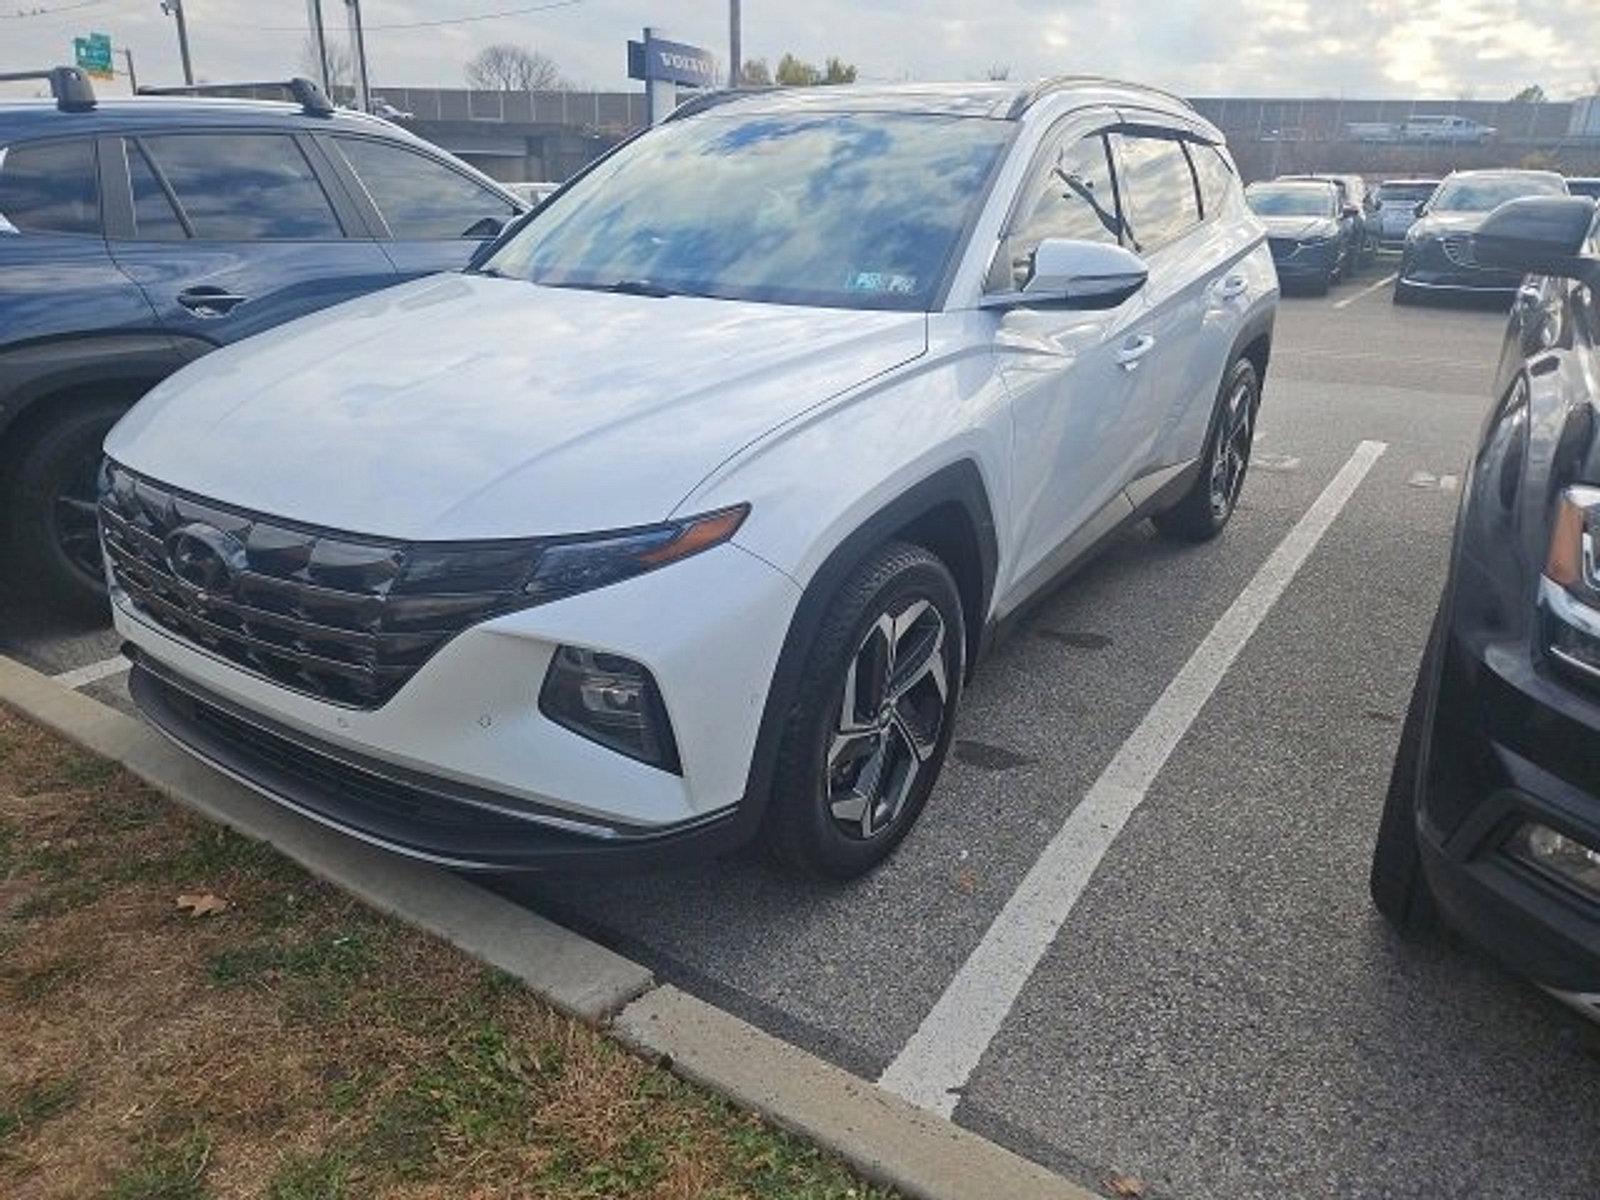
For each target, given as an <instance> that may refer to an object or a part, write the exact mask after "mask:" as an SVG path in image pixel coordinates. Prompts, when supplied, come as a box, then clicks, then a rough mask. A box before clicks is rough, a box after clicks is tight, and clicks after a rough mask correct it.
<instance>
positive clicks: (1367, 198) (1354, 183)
mask: <svg viewBox="0 0 1600 1200" xmlns="http://www.w3.org/2000/svg"><path fill="white" fill-rule="evenodd" d="M1278 178H1279V179H1311V180H1327V181H1328V182H1330V183H1332V184H1334V185H1335V186H1336V187H1337V188H1338V189H1339V203H1340V205H1341V206H1342V207H1345V208H1347V209H1351V210H1353V211H1352V212H1351V213H1350V217H1351V219H1352V221H1353V222H1354V223H1355V245H1356V257H1355V259H1354V260H1353V261H1352V263H1351V264H1350V265H1351V266H1352V267H1357V266H1363V265H1365V264H1367V263H1369V262H1371V261H1372V260H1373V259H1374V258H1376V257H1377V254H1378V245H1379V242H1380V240H1381V236H1382V230H1381V229H1380V227H1379V224H1378V206H1377V203H1376V201H1375V200H1374V199H1373V196H1372V193H1371V191H1369V190H1368V188H1367V181H1366V180H1365V179H1363V178H1362V177H1361V176H1359V175H1332V174H1322V175H1280V176H1278Z"/></svg>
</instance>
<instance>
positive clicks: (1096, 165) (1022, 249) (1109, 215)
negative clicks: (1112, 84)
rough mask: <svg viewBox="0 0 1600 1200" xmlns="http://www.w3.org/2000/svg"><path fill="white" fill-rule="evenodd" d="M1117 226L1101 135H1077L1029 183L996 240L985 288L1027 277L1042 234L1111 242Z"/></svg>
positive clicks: (1006, 286)
mask: <svg viewBox="0 0 1600 1200" xmlns="http://www.w3.org/2000/svg"><path fill="white" fill-rule="evenodd" d="M1121 231H1122V218H1121V215H1120V213H1119V211H1118V208H1117V192H1116V186H1115V184H1113V182H1112V177H1111V161H1110V156H1109V154H1108V152H1107V149H1106V141H1105V138H1104V137H1103V136H1101V135H1100V134H1095V135H1093V136H1092V137H1086V138H1081V139H1079V140H1077V141H1075V142H1073V143H1071V144H1069V145H1067V146H1065V147H1063V148H1062V149H1061V150H1060V152H1059V153H1058V154H1057V156H1056V159H1055V161H1054V163H1052V164H1051V165H1050V167H1049V168H1048V169H1047V170H1046V171H1045V172H1044V173H1043V175H1042V176H1040V177H1039V178H1037V179H1035V180H1033V181H1032V182H1031V183H1030V184H1029V185H1028V191H1027V192H1026V193H1025V195H1024V197H1023V201H1022V204H1021V206H1020V207H1019V208H1018V210H1017V215H1016V217H1015V218H1014V219H1013V221H1012V224H1011V228H1010V229H1009V230H1008V231H1007V233H1006V236H1005V237H1004V239H1003V240H1002V241H1001V243H1000V249H999V251H998V253H997V254H996V256H995V262H994V265H993V266H992V267H991V269H990V272H989V280H988V288H989V290H990V291H1011V290H1013V289H1017V288H1021V287H1022V286H1023V285H1024V284H1025V283H1027V282H1028V277H1029V275H1031V274H1032V272H1033V255H1034V251H1035V250H1037V249H1038V248H1039V243H1040V242H1042V241H1044V239H1045V238H1077V239H1079V240H1080V241H1088V242H1109V243H1110V244H1111V245H1116V244H1117V242H1118V241H1119V240H1120V234H1121Z"/></svg>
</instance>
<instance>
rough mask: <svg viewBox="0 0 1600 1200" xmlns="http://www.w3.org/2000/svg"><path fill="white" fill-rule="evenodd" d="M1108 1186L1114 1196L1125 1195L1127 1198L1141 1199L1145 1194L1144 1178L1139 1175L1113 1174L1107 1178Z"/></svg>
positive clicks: (1130, 1199)
mask: <svg viewBox="0 0 1600 1200" xmlns="http://www.w3.org/2000/svg"><path fill="white" fill-rule="evenodd" d="M1106 1186H1107V1187H1109V1188H1110V1189H1111V1194H1112V1195H1113V1196H1123V1197H1126V1198H1127V1200H1139V1197H1141V1196H1143V1195H1144V1180H1142V1179H1140V1178H1139V1177H1138V1176H1137V1175H1113V1176H1112V1177H1111V1178H1110V1179H1108V1180H1106Z"/></svg>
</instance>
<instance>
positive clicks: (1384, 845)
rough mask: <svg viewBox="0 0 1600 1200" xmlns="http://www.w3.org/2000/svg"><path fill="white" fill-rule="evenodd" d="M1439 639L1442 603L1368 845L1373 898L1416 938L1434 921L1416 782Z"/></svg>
mask: <svg viewBox="0 0 1600 1200" xmlns="http://www.w3.org/2000/svg"><path fill="white" fill-rule="evenodd" d="M1443 638H1444V606H1443V605H1442V604H1441V605H1440V609H1439V615H1438V616H1437V617H1435V618H1434V622H1433V631H1432V632H1431V633H1430V634H1429V636H1428V645H1427V649H1425V650H1424V651H1423V653H1422V665H1421V666H1419V667H1418V668H1417V680H1416V683H1415V684H1413V685H1412V688H1411V702H1410V704H1409V705H1408V706H1407V708H1406V719H1405V724H1404V725H1402V726H1401V727H1400V744H1399V746H1398V747H1397V748H1396V750H1395V756H1394V768H1393V770H1391V771H1390V773H1389V791H1388V794H1387V795H1386V796H1385V797H1384V801H1383V818H1382V820H1381V821H1380V822H1379V824H1378V840H1377V842H1376V844H1375V845H1374V846H1373V849H1372V873H1371V877H1370V880H1369V886H1370V887H1371V890H1372V901H1373V903H1374V904H1375V905H1377V908H1378V911H1379V912H1380V913H1382V914H1383V916H1384V919H1385V920H1387V921H1388V922H1389V924H1390V925H1392V926H1394V928H1395V929H1396V930H1398V931H1399V932H1400V933H1402V934H1404V935H1405V936H1407V937H1419V936H1421V935H1423V934H1425V933H1427V932H1428V931H1429V930H1431V929H1433V928H1434V926H1435V925H1436V924H1437V922H1438V915H1437V911H1436V909H1435V907H1434V903H1433V895H1432V893H1431V892H1430V891H1429V890H1428V880H1427V876H1426V875H1425V874H1424V873H1423V870H1422V852H1421V848H1420V847H1419V845H1418V843H1417V792H1418V790H1419V788H1420V785H1421V778H1420V777H1421V771H1422V766H1423V737H1424V733H1425V729H1426V726H1427V720H1428V703H1429V701H1430V700H1431V696H1430V692H1431V691H1432V689H1433V687H1434V680H1435V679H1436V677H1437V676H1438V658H1439V654H1440V653H1441V646H1442V643H1443Z"/></svg>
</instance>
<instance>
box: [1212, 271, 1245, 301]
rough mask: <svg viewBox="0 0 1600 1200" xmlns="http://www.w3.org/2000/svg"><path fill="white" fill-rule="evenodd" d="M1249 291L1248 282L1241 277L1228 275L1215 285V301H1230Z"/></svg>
mask: <svg viewBox="0 0 1600 1200" xmlns="http://www.w3.org/2000/svg"><path fill="white" fill-rule="evenodd" d="M1249 290H1250V281H1249V280H1248V279H1246V278H1245V277H1244V276H1243V275H1229V276H1228V277H1227V278H1226V279H1224V280H1222V281H1221V282H1220V283H1218V284H1217V299H1218V300H1232V299H1234V298H1235V297H1238V296H1242V295H1244V294H1245V293H1246V292H1248V291H1249Z"/></svg>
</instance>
